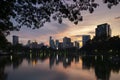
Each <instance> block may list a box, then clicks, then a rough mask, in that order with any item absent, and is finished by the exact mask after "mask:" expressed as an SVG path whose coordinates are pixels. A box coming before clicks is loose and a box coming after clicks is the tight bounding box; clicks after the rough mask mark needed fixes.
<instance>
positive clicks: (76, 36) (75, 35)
mask: <svg viewBox="0 0 120 80" xmlns="http://www.w3.org/2000/svg"><path fill="white" fill-rule="evenodd" d="M71 37H82V35H73V36H71Z"/></svg>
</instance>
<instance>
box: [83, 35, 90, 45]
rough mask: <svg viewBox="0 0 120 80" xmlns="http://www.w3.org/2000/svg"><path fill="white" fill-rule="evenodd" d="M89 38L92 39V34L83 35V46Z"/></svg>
mask: <svg viewBox="0 0 120 80" xmlns="http://www.w3.org/2000/svg"><path fill="white" fill-rule="evenodd" d="M88 40H90V35H82V42H83V46H84V45H85V44H86V42H87V41H88Z"/></svg>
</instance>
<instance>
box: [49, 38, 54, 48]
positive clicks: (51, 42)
mask: <svg viewBox="0 0 120 80" xmlns="http://www.w3.org/2000/svg"><path fill="white" fill-rule="evenodd" d="M49 45H50V47H51V48H53V49H55V43H54V40H53V39H52V37H51V36H50V40H49Z"/></svg>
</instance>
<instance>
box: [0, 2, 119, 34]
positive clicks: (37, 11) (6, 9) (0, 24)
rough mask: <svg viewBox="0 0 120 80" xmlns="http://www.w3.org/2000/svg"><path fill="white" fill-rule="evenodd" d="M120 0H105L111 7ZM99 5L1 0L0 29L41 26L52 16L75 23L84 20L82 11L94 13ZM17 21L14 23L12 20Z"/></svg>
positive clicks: (5, 31) (90, 3)
mask: <svg viewBox="0 0 120 80" xmlns="http://www.w3.org/2000/svg"><path fill="white" fill-rule="evenodd" d="M119 2H120V0H103V3H106V4H107V5H108V8H111V7H112V6H113V5H117V4H118V3H119ZM97 6H99V4H98V3H96V2H95V0H0V31H2V32H4V33H7V34H8V33H9V31H11V30H19V29H20V28H21V26H23V25H24V26H27V27H30V28H33V29H35V28H40V27H42V26H43V25H44V23H45V22H50V21H51V18H53V19H54V20H58V22H59V23H62V19H63V18H68V19H69V20H70V21H72V22H74V24H78V21H82V20H83V17H82V15H81V11H87V10H88V11H89V12H90V13H93V11H94V9H95V8H96V7H97ZM13 19H14V20H15V21H16V22H17V25H14V24H13V21H12V20H13Z"/></svg>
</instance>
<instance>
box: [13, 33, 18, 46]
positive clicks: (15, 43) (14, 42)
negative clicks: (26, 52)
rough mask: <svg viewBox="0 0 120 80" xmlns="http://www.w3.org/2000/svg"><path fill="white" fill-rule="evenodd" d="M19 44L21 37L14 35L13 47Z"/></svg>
mask: <svg viewBox="0 0 120 80" xmlns="http://www.w3.org/2000/svg"><path fill="white" fill-rule="evenodd" d="M17 44H19V37H18V36H16V35H13V45H17Z"/></svg>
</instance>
